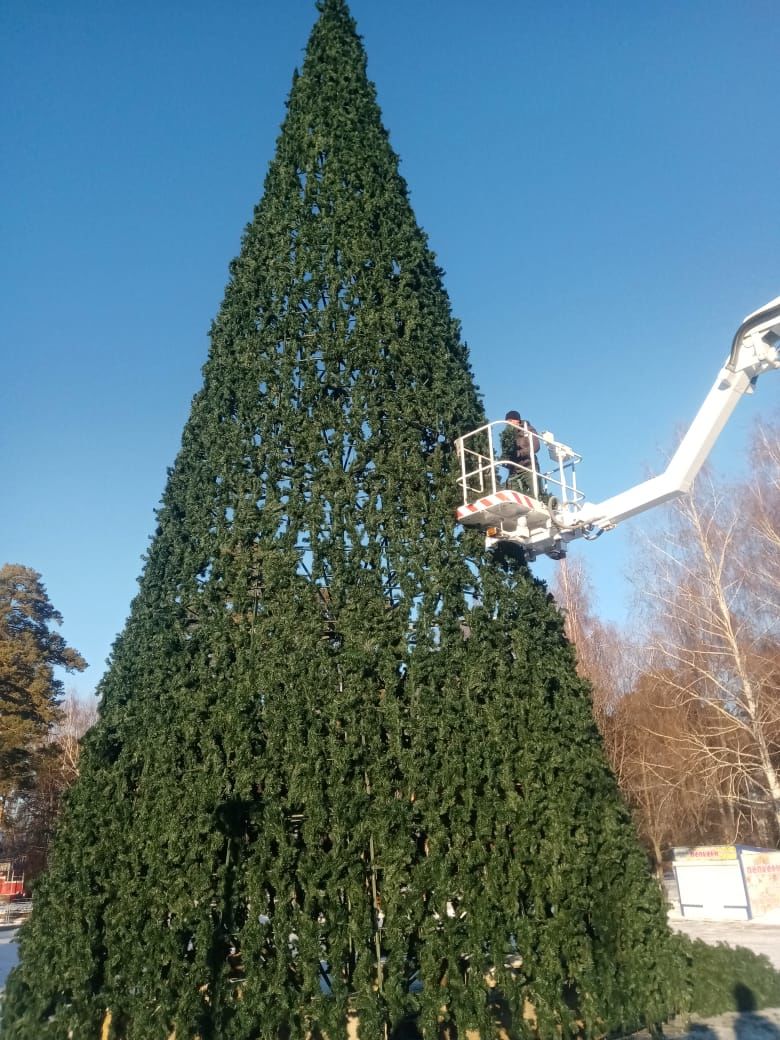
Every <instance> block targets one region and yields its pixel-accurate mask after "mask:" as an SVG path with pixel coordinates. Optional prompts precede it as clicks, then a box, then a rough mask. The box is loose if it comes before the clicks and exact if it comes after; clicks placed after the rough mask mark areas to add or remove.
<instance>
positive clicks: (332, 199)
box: [3, 0, 675, 1040]
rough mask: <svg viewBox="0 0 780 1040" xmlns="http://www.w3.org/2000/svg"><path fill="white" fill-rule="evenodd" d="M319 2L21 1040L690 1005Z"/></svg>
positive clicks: (587, 1020) (82, 797)
mask: <svg viewBox="0 0 780 1040" xmlns="http://www.w3.org/2000/svg"><path fill="white" fill-rule="evenodd" d="M318 6H319V9H320V12H321V14H320V18H319V20H318V22H317V24H316V25H315V27H314V30H313V32H312V35H311V39H310V41H309V45H308V49H307V53H306V58H305V61H304V65H303V69H302V72H301V74H300V76H296V77H295V79H294V82H293V87H292V91H291V94H290V98H289V102H288V111H287V116H286V119H285V122H284V125H283V128H282V132H281V136H280V137H279V141H278V146H277V151H276V156H275V158H274V160H273V162H272V163H271V166H270V169H269V172H268V175H267V178H266V182H265V191H264V194H263V197H262V199H261V201H260V203H259V205H258V206H257V208H256V211H255V216H254V220H253V221H252V223H251V224H250V225H249V226H248V228H247V229H246V232H245V234H244V238H243V242H242V248H241V252H240V255H239V257H238V259H237V260H236V261H235V262H234V263H233V265H232V267H231V277H230V282H229V284H228V287H227V290H226V294H225V299H224V302H223V304H222V307H221V309H220V312H219V315H218V316H217V319H216V321H215V322H214V326H213V329H212V333H211V340H212V345H211V351H210V354H209V358H208V361H207V363H206V366H205V369H204V384H203V388H202V390H201V391H200V392H199V393H198V394H197V396H196V397H195V399H194V402H193V406H192V413H191V416H190V419H189V421H188V423H187V425H186V427H185V430H184V434H183V440H182V447H181V451H180V453H179V455H178V458H177V460H176V463H175V465H174V467H173V469H172V470H171V472H170V475H169V479H168V484H167V487H166V490H165V493H164V497H163V502H162V507H161V509H160V511H159V514H158V526H157V531H156V535H155V537H154V539H153V542H152V545H151V548H150V551H149V555H148V559H147V561H146V566H145V569H144V573H143V576H142V578H141V582H140V590H139V593H138V595H137V597H136V599H135V601H134V602H133V605H132V610H131V614H130V618H129V620H128V622H127V626H126V628H125V631H124V632H123V634H122V635H121V636H120V638H119V639H118V640H117V642H116V644H115V646H114V650H113V655H112V660H111V667H110V670H109V671H108V673H107V675H106V677H105V679H104V681H103V683H102V688H101V692H102V711H101V720H100V722H99V723H98V725H97V726H96V728H95V730H94V731H93V733H92V734H91V735H90V737H89V739H88V743H87V749H86V752H85V756H84V766H83V772H82V777H81V780H80V782H79V783H78V785H77V786H76V788H75V790H74V791H73V793H72V795H71V797H70V800H69V804H68V807H67V812H66V814H65V817H64V820H63V824H62V827H61V831H60V834H59V839H58V842H57V845H56V849H55V852H54V855H53V858H52V862H51V866H50V869H49V872H48V875H47V877H46V879H45V882H44V883H43V884H42V885H41V887H40V890H39V891H38V893H37V898H36V906H35V911H34V914H33V917H32V920H31V922H30V924H29V926H28V927H27V928H26V930H25V932H24V935H23V938H22V941H21V964H20V966H19V967H18V969H17V970H16V971H15V972H14V974H13V976H12V978H11V980H10V982H9V986H8V991H7V995H6V1002H5V1007H4V1011H3V1036H4V1037H5V1038H7V1040H49V1038H51V1040H54V1038H56V1040H66V1038H69V1037H74V1038H79V1040H81V1038H87V1037H89V1038H92V1037H95V1038H97V1037H98V1036H100V1037H101V1038H102V1040H161V1038H175V1040H192V1038H194V1037H198V1038H200V1040H283V1038H301V1040H302V1038H304V1037H312V1038H314V1037H329V1038H330V1040H337V1038H341V1037H344V1036H346V1035H347V1032H348V1029H349V1030H354V1029H355V1028H356V1026H357V1023H359V1035H360V1037H361V1038H363V1040H375V1038H379V1037H389V1036H391V1035H396V1036H398V1035H401V1034H402V1033H403V1031H404V1030H406V1031H407V1032H410V1031H412V1030H413V1029H418V1030H420V1032H421V1034H422V1035H424V1036H425V1037H428V1038H435V1037H455V1036H456V1035H459V1036H460V1037H461V1038H462V1037H464V1036H471V1037H474V1036H479V1037H485V1038H487V1037H493V1036H496V1035H508V1034H507V1033H502V1032H501V1029H502V1028H503V1027H502V1026H500V1025H499V1024H498V1023H499V1022H503V1023H504V1024H505V1025H507V1024H509V1025H508V1028H509V1029H510V1031H511V1035H520V1034H522V1033H536V1034H537V1035H540V1036H543V1037H551V1038H557V1037H559V1036H560V1035H561V1034H562V1033H563V1034H564V1035H568V1034H570V1033H574V1032H583V1033H586V1034H589V1035H596V1034H602V1033H604V1032H605V1031H606V1030H607V1029H609V1028H613V1027H617V1026H619V1025H621V1024H630V1025H635V1024H637V1023H638V1022H641V1021H655V1020H657V1019H659V1018H661V1017H662V1016H663V1015H664V1014H665V1013H666V1011H667V1010H668V1009H669V1007H670V1005H671V1004H672V1003H673V1001H674V999H675V998H674V991H673V983H672V982H671V981H670V978H671V976H672V975H673V971H670V968H669V958H670V956H671V954H670V946H669V940H668V936H667V932H666V927H665V919H664V910H663V907H662V903H661V899H660V896H659V894H658V892H657V890H656V889H655V887H654V886H653V883H652V881H651V880H650V879H649V877H648V874H647V870H646V866H645V862H644V857H643V854H642V852H641V851H640V849H639V846H638V844H637V842H636V839H635V837H634V834H633V832H632V829H631V827H630V823H629V820H628V817H627V814H626V811H625V809H624V807H623V805H622V804H621V801H620V799H619V796H618V792H617V789H616V785H615V783H614V780H613V778H612V776H611V775H610V773H609V771H608V769H607V767H606V765H605V761H604V758H603V755H602V751H601V747H600V744H599V739H598V735H597V732H596V729H595V727H594V724H593V721H592V719H591V713H590V705H589V699H588V691H587V688H586V687H585V686H583V684H582V682H581V681H580V680H579V679H578V678H577V676H576V673H575V662H574V656H573V652H572V650H571V647H570V646H569V645H568V644H567V643H566V641H565V638H564V635H563V631H562V624H561V619H560V617H559V615H558V613H557V611H556V608H555V606H554V604H553V603H552V602H551V601H550V599H549V597H548V596H547V595H546V593H545V590H544V587H543V586H542V585H540V584H539V583H537V582H535V581H534V580H533V579H532V577H531V576H530V574H529V572H528V571H527V569H526V568H525V566H524V565H523V563H522V562H521V561H513V560H506V561H504V562H500V561H497V560H495V559H493V558H491V557H489V556H485V555H484V554H483V552H482V549H481V546H480V541H479V538H478V537H477V536H475V535H470V534H468V533H463V532H462V531H458V530H457V529H456V528H455V526H454V524H453V508H454V506H455V504H456V498H457V489H456V485H455V472H456V468H457V467H456V459H455V455H454V451H453V438H454V437H456V436H457V435H458V434H460V433H463V432H465V431H466V430H467V429H469V428H471V427H473V426H475V425H477V424H479V423H480V422H481V421H483V413H482V408H481V404H480V400H479V397H478V394H477V391H476V389H475V386H474V383H473V380H472V375H471V372H470V370H469V364H468V359H467V353H466V349H465V347H464V346H463V344H462V343H461V341H460V335H459V328H458V325H457V323H456V322H455V321H454V320H453V318H452V316H451V314H450V307H449V303H448V300H447V296H446V294H445V292H444V289H443V288H442V282H441V272H440V270H439V269H438V268H437V266H436V263H435V261H434V257H433V254H432V253H431V252H430V250H429V249H428V246H427V243H426V238H425V236H424V234H423V233H422V231H421V230H420V229H419V228H418V227H417V225H416V223H415V219H414V215H413V213H412V210H411V208H410V205H409V201H408V198H407V191H406V186H405V184H404V181H403V180H402V178H401V177H400V175H399V173H398V162H397V158H396V156H395V155H394V154H393V152H392V150H391V148H390V146H389V143H388V139H387V134H386V132H385V130H384V129H383V127H382V124H381V119H380V112H379V109H378V107H377V104H376V100H375V94H374V89H373V87H372V86H371V84H370V83H369V82H368V80H367V79H366V73H365V55H364V52H363V49H362V46H361V43H360V40H359V37H358V36H357V35H356V32H355V26H354V23H353V21H352V19H351V17H350V15H349V12H348V10H347V7H346V5H345V3H344V0H320V3H319V5H318ZM350 1020H351V1023H352V1024H351V1025H348V1023H349V1022H350ZM469 1030H473V1032H469ZM350 1035H353V1034H352V1033H350ZM404 1035H406V1034H404Z"/></svg>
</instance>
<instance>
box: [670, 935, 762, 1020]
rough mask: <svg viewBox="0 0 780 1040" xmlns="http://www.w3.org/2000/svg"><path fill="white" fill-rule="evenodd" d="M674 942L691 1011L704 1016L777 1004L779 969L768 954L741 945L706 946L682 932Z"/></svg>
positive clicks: (752, 1009) (753, 1009) (719, 944)
mask: <svg viewBox="0 0 780 1040" xmlns="http://www.w3.org/2000/svg"><path fill="white" fill-rule="evenodd" d="M675 942H676V943H677V944H678V945H679V947H680V951H681V953H682V955H683V956H684V957H685V964H686V975H687V984H688V988H689V998H688V1004H689V1006H688V1011H689V1012H690V1013H692V1014H695V1015H699V1016H700V1017H702V1018H706V1017H708V1016H710V1015H720V1014H722V1013H723V1012H725V1011H757V1010H759V1009H761V1008H768V1007H780V972H778V971H776V970H775V968H773V967H772V964H771V963H770V961H769V958H768V957H765V956H764V955H763V954H758V953H753V951H752V950H746V949H745V948H744V947H742V946H737V947H730V946H727V945H726V944H725V943H718V945H717V946H709V945H707V944H706V943H703V942H702V941H701V940H700V939H695V940H691V939H689V938H688V937H687V936H683V935H679V936H676V937H675Z"/></svg>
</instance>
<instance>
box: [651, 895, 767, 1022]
mask: <svg viewBox="0 0 780 1040" xmlns="http://www.w3.org/2000/svg"><path fill="white" fill-rule="evenodd" d="M669 924H670V925H671V926H672V928H675V929H676V930H677V931H678V932H684V933H685V934H686V935H689V936H690V937H691V939H703V940H704V941H705V942H707V943H712V944H713V945H714V944H715V943H719V942H725V943H728V945H729V946H746V947H747V948H748V949H749V950H753V951H754V952H755V953H765V954H766V955H767V957H768V958H769V959H770V961H771V962H772V964H774V966H775V967H776V968H777V969H778V970H779V971H780V923H775V922H770V921H767V920H766V919H765V920H756V921H695V920H691V919H690V918H687V917H680V916H679V914H675V913H674V912H672V913H671V914H669ZM777 1035H778V1038H780V1033H778V1034H777Z"/></svg>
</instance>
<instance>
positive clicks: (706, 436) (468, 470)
mask: <svg viewBox="0 0 780 1040" xmlns="http://www.w3.org/2000/svg"><path fill="white" fill-rule="evenodd" d="M779 346H780V296H778V297H777V298H776V299H774V300H772V301H771V302H770V303H768V304H766V305H765V306H764V307H761V308H760V309H759V310H757V311H755V312H754V313H753V314H750V315H749V316H748V317H747V318H745V320H744V321H743V322H742V324H741V325H740V327H739V329H738V330H737V332H736V335H735V336H734V340H733V342H732V346H731V353H730V354H729V357H728V359H727V360H726V363H725V364H724V366H723V368H722V369H721V370H720V372H719V373H718V376H717V378H716V380H715V383H714V384H713V387H712V389H711V390H710V392H709V394H708V395H707V397H706V398H705V399H704V403H703V404H702V406H701V408H700V409H699V411H698V413H697V415H696V418H695V419H694V420H693V422H692V423H691V426H690V428H689V430H688V432H687V433H686V434H685V436H684V438H683V440H682V441H681V443H680V446H679V447H678V449H677V451H676V452H675V453H674V455H673V456H672V459H671V461H670V463H669V465H668V466H667V468H666V470H665V471H664V472H663V473H662V474H660V475H659V476H657V477H653V478H651V479H650V480H645V481H643V482H642V483H641V484H637V485H635V486H634V487H632V488H629V489H628V490H627V491H623V492H621V493H620V494H618V495H614V496H613V497H612V498H608V499H605V500H604V501H603V502H598V503H591V502H587V501H584V498H583V495H582V493H581V492H580V491H579V490H578V487H577V480H576V472H575V469H576V464H577V463H578V462H581V461H582V459H581V456H579V455H577V454H576V452H574V451H572V449H571V448H570V447H569V446H568V445H566V444H563V443H561V442H559V441H556V440H555V438H554V437H553V435H552V434H551V433H542V434H540V435H539V439H540V441H541V443H542V444H543V445H544V446H545V447H546V448H547V451H548V454H549V456H550V460H551V461H552V462H553V463H554V465H553V467H552V469H550V470H549V471H547V472H540V471H538V470H537V461H536V456H535V455H533V453H532V455H531V465H530V466H529V467H524V466H520V465H518V464H517V463H515V462H513V461H510V460H509V459H502V458H501V457H500V456H497V455H496V453H495V449H494V445H493V435H494V432H495V431H496V430H497V429H499V428H502V427H506V426H507V423H505V422H493V423H486V424H485V425H484V426H481V427H479V429H477V430H473V431H472V432H471V433H468V434H466V435H465V436H463V437H459V438H458V439H457V441H456V442H455V443H456V448H457V451H458V455H459V458H460V463H461V472H460V477H459V478H458V483H459V484H460V486H461V490H462V492H463V504H462V505H461V506H460V507H459V508H458V510H457V519H458V521H459V522H460V523H462V524H465V525H468V526H477V527H480V528H482V529H483V530H484V531H485V534H486V544H487V546H488V548H490V547H492V546H495V545H498V544H500V543H502V542H503V543H513V544H516V545H520V546H522V547H523V549H524V551H525V553H526V556H527V557H528V558H529V559H534V558H535V557H536V556H539V555H541V554H543V553H546V554H547V555H549V556H552V557H553V558H560V557H561V556H563V555H565V552H566V545H567V543H568V542H570V541H572V540H573V539H575V538H586V539H593V538H597V537H598V536H599V535H600V534H602V533H603V532H604V531H608V530H611V529H612V528H613V527H615V525H616V524H619V523H620V522H621V521H623V520H626V519H628V518H629V517H631V516H636V515H637V514H638V513H642V512H644V511H645V510H646V509H652V508H653V507H654V506H657V505H660V504H662V503H663V502H668V501H669V500H670V499H673V498H676V497H677V496H678V495H681V494H685V493H686V492H687V491H689V490H690V488H691V485H692V483H693V481H694V478H695V477H696V474H697V473H698V472H699V470H700V469H701V467H702V465H703V463H704V461H705V460H706V458H707V456H708V455H709V453H710V451H711V450H712V446H713V445H714V443H715V441H716V440H717V438H718V435H719V434H720V432H721V430H722V429H723V427H724V426H725V425H726V422H727V421H728V419H729V416H730V415H731V413H732V412H733V411H734V409H735V407H736V405H737V402H738V401H739V400H740V398H741V397H742V396H743V394H747V393H752V392H753V390H754V388H755V385H756V380H757V379H758V377H759V376H760V375H762V374H763V373H764V372H768V371H769V370H770V369H773V368H774V369H776V368H780V350H778V347H779ZM526 432H528V431H527V429H526ZM503 471H506V478H505V479H506V485H508V486H502V484H501V474H502V472H503ZM513 482H514V483H516V484H517V483H521V484H522V486H523V491H518V490H515V489H513V488H511V486H509V485H511V484H512V483H513ZM528 488H531V489H532V490H533V492H534V494H533V495H529V494H526V493H525V492H526V491H527V489H528Z"/></svg>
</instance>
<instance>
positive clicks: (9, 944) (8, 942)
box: [0, 928, 16, 988]
mask: <svg viewBox="0 0 780 1040" xmlns="http://www.w3.org/2000/svg"><path fill="white" fill-rule="evenodd" d="M15 939H16V929H15V928H0V988H2V987H3V986H4V985H5V980H6V977H7V975H8V972H9V971H10V970H11V968H13V966H14V964H16V943H15V942H14V940H15Z"/></svg>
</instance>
